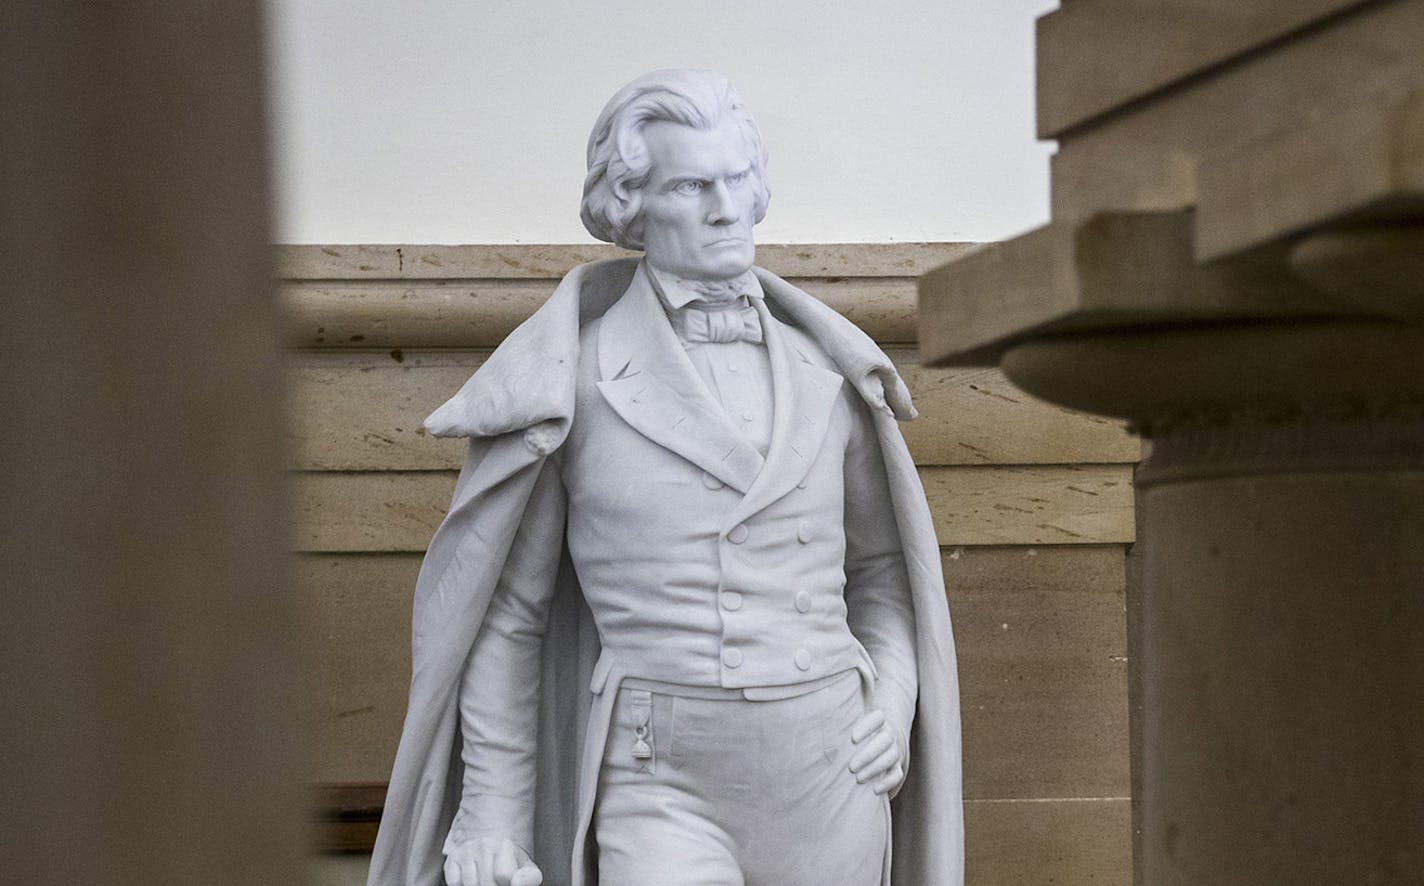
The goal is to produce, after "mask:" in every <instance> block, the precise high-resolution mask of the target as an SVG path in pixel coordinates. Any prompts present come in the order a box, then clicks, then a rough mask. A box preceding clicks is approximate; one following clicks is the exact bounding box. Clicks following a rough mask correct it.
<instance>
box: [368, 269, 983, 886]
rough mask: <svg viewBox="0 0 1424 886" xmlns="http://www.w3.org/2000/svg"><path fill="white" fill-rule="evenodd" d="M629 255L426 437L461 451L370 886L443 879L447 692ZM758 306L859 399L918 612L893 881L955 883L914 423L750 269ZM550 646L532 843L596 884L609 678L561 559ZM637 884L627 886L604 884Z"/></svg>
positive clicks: (950, 793)
mask: <svg viewBox="0 0 1424 886" xmlns="http://www.w3.org/2000/svg"><path fill="white" fill-rule="evenodd" d="M636 267H637V260H636V259H615V260H612V261H606V262H596V263H593V264H587V265H580V266H578V267H576V268H574V269H573V270H572V271H570V272H569V274H568V275H567V276H566V277H565V278H564V279H563V281H562V282H561V283H560V284H559V287H558V288H557V289H556V290H555V292H554V294H553V295H552V296H551V297H550V298H549V300H548V301H547V302H546V303H545V304H544V305H543V306H542V307H540V308H539V310H538V311H536V312H535V313H534V314H533V316H531V317H530V318H529V319H528V320H526V321H525V322H524V323H523V324H521V325H520V326H519V327H518V328H517V329H515V330H514V331H513V332H512V333H510V335H509V336H508V338H506V339H505V341H504V343H503V344H501V345H500V346H499V348H498V349H496V350H495V352H494V353H493V354H492V355H491V356H490V358H489V360H488V361H486V363H485V364H484V365H483V366H482V367H481V368H480V369H479V371H477V372H476V373H475V374H474V375H473V376H472V377H471V378H470V380H469V381H468V382H466V384H465V385H464V387H462V388H461V389H460V391H459V393H457V394H456V395H455V396H454V397H453V398H451V399H450V401H449V402H447V403H446V404H445V405H443V406H441V407H440V408H439V409H438V410H436V411H435V412H434V413H433V414H432V415H431V416H430V417H429V418H428V419H427V420H426V422H425V425H426V428H427V429H428V430H429V431H430V432H431V433H433V434H435V435H437V436H452V437H453V436H462V437H468V438H469V439H470V449H469V456H468V458H467V459H466V461H465V465H464V468H463V469H462V470H461V472H460V477H459V480H458V482H457V483H456V487H455V494H454V498H453V501H452V503H451V505H450V510H449V513H448V514H447V515H446V517H445V520H444V522H443V523H441V525H440V527H439V529H437V530H436V532H435V536H434V538H432V540H431V543H430V547H429V549H428V551H427V553H426V557H425V561H424V563H423V564H422V566H421V570H420V577H419V579H418V580H417V582H416V589H415V601H414V608H413V613H412V625H411V633H412V639H411V650H412V656H411V658H412V669H411V670H412V673H411V685H410V702H409V705H408V708H407V711H406V719H405V726H404V728H403V730H402V734H401V740H400V748H399V750H398V751H397V753H396V760H395V765H394V768H393V771H392V774H391V781H390V787H389V789H388V791H387V794H386V802H385V812H384V815H383V817H382V821H381V827H380V832H379V834H378V836H377V838H376V846H375V851H374V854H373V856H372V859H371V873H370V877H369V879H368V883H369V884H370V886H396V884H400V886H432V884H443V883H444V879H443V873H442V870H441V868H442V865H443V862H444V856H443V854H442V851H441V850H442V844H443V842H444V840H445V837H446V834H447V832H448V831H449V829H450V825H451V822H452V820H453V818H454V814H455V810H456V808H457V807H458V805H459V793H460V785H461V774H462V772H461V767H462V766H463V764H462V762H461V760H460V737H459V712H458V701H457V694H458V690H459V685H460V677H461V674H462V672H463V670H464V666H465V662H466V660H467V658H468V656H469V653H470V650H471V648H472V647H473V645H474V641H475V637H476V635H477V634H478V632H479V628H480V625H481V623H482V622H483V620H484V616H485V611H486V609H487V607H488V605H489V601H490V598H491V596H492V594H493V591H494V588H495V585H496V582H497V581H498V579H499V575H500V573H501V571H502V569H503V567H504V562H505V559H506V558H507V557H508V554H509V550H510V546H511V544H512V543H513V539H514V535H515V530H516V529H517V528H518V526H519V523H520V521H521V519H522V518H523V516H524V512H525V507H526V505H527V503H528V501H529V496H530V493H531V491H532V489H533V487H534V481H535V478H536V477H537V476H538V474H539V470H540V468H541V467H542V466H543V463H544V459H545V458H546V457H547V456H548V454H549V453H551V452H553V451H554V450H555V449H557V448H558V446H559V445H561V444H562V442H563V440H564V438H565V437H566V436H567V434H568V430H569V426H570V423H571V421H572V419H573V412H574V389H575V373H576V368H577V365H578V360H577V352H578V347H579V344H578V342H579V328H580V326H581V325H582V324H583V323H584V322H586V321H587V320H589V319H591V318H593V317H597V316H600V315H602V313H603V312H604V311H605V310H606V309H607V308H608V307H609V306H610V305H612V304H613V302H615V301H617V300H618V298H619V297H620V296H622V294H623V292H624V290H626V289H627V287H628V284H629V282H630V281H631V279H632V276H633V272H634V270H635V268H636ZM755 272H756V274H757V277H758V279H759V280H760V281H761V284H762V288H763V290H764V291H765V294H766V304H767V307H768V309H769V310H771V312H772V313H773V314H774V315H776V316H777V317H778V319H781V320H783V321H784V322H787V323H789V324H790V325H793V326H797V327H799V328H800V329H801V330H802V331H803V332H805V333H806V334H808V335H809V336H810V337H811V338H812V339H813V340H814V341H815V342H816V343H817V344H818V345H819V346H820V347H821V349H822V350H823V351H824V352H825V353H826V354H827V356H829V357H830V359H831V360H832V361H833V362H834V363H835V365H836V367H837V368H838V370H839V371H840V372H841V374H842V375H843V376H844V377H845V378H846V380H847V381H848V382H849V383H850V384H852V385H853V386H854V387H855V389H856V390H857V392H858V393H859V394H860V395H861V396H862V397H863V398H864V399H865V400H866V402H867V403H868V404H869V406H870V407H871V408H870V414H871V416H872V420H873V421H874V424H875V429H876V433H877V436H878V438H879V442H880V447H881V451H882V453H883V455H884V458H885V467H886V475H887V477H888V480H889V487H890V494H891V498H892V500H893V503H894V509H895V515H896V521H897V524H898V528H899V531H900V538H901V542H902V544H903V546H904V550H905V564H906V567H907V570H908V572H909V577H910V588H911V595H912V598H913V602H914V608H915V626H916V631H915V633H916V660H917V662H918V667H919V674H918V676H919V697H918V702H917V708H916V716H915V724H914V728H913V730H912V734H911V736H910V769H909V773H908V775H907V777H906V780H905V783H904V785H903V786H902V787H901V789H900V791H899V793H898V795H897V796H896V797H895V799H894V800H893V801H892V805H891V809H892V814H893V833H894V836H893V841H892V843H893V849H892V859H893V861H892V864H893V868H892V870H893V877H894V879H895V881H897V882H899V883H901V884H906V886H962V883H963V880H964V828H963V803H962V799H961V797H962V790H961V774H960V728H959V684H958V676H957V673H956V669H955V658H954V638H953V635H952V634H951V630H950V619H949V609H948V607H947V605H946V602H945V594H944V579H943V575H942V573H941V569H940V559H939V545H938V542H937V541H936V540H935V536H934V529H933V525H932V523H931V518H930V513H929V508H928V506H927V505H926V503H925V498H924V490H923V488H922V487H921V485H920V481H919V475H918V474H917V473H916V471H915V466H914V462H913V460H912V459H911V457H910V454H909V451H908V450H907V449H906V447H905V442H904V440H903V438H902V437H901V436H900V432H899V428H898V427H897V426H896V424H895V419H896V417H899V418H902V419H908V418H912V417H913V416H914V415H915V412H914V408H913V407H912V406H911V405H910V397H909V392H908V390H907V389H906V388H905V385H904V382H903V381H902V380H901V379H900V377H899V375H898V373H896V372H895V370H894V368H893V366H892V365H891V363H890V360H889V358H887V357H886V356H885V354H884V353H882V352H881V351H880V349H879V348H878V347H876V346H875V344H874V342H872V341H871V340H870V338H869V337H868V336H866V335H865V333H863V332H861V331H860V330H859V329H858V328H856V327H855V325H854V324H852V323H850V322H849V321H848V320H846V319H845V318H843V317H841V316H840V315H839V314H837V313H836V312H835V311H833V310H831V309H830V308H828V307H826V306H825V305H823V304H821V303H820V302H819V301H817V300H816V299H814V298H813V297H811V296H809V295H807V294H806V293H804V292H802V291H801V290H799V289H796V288H795V287H793V286H791V285H790V284H788V283H786V281H784V280H782V279H781V278H779V277H777V276H775V275H773V274H771V273H769V272H767V271H764V270H762V269H760V268H757V269H755ZM556 582H557V585H558V587H557V588H556V592H555V595H554V602H553V606H552V609H551V613H550V617H549V627H548V633H547V634H546V636H545V640H544V646H543V657H542V672H541V681H542V682H541V703H540V714H539V744H538V751H537V759H538V763H537V766H538V787H537V789H536V798H535V803H536V811H535V818H534V823H535V838H534V844H535V845H534V846H532V847H529V848H530V849H531V852H532V854H533V856H534V860H535V861H536V863H538V864H539V866H540V868H541V869H542V870H543V872H544V883H545V884H547V886H566V884H567V886H594V884H595V883H596V882H597V866H596V863H595V860H594V856H593V851H594V849H593V846H592V840H591V839H587V835H588V831H589V822H590V820H591V817H592V806H593V796H594V790H595V789H596V787H597V774H598V773H597V767H598V765H599V762H600V761H601V759H602V756H603V743H604V739H605V737H606V735H607V730H608V717H609V708H610V707H611V702H612V698H613V696H614V695H615V694H616V692H614V691H607V692H604V691H601V690H602V689H603V687H604V684H605V683H606V684H607V685H608V686H609V687H611V689H616V687H617V685H618V682H617V681H618V680H619V679H620V678H621V675H619V674H598V675H597V685H596V688H597V689H599V690H600V691H599V692H598V693H597V694H594V693H591V692H590V684H591V680H592V678H593V677H594V675H593V666H594V663H595V662H596V660H597V658H598V639H597V635H596V632H595V630H594V628H593V623H592V617H591V614H590V613H589V612H588V609H587V606H586V605H585V604H584V602H583V597H582V594H581V593H580V591H579V588H578V582H577V579H576V577H575V576H574V572H573V568H572V564H571V563H570V562H569V559H568V556H567V551H566V552H565V556H564V558H563V562H562V565H561V567H560V569H559V574H558V578H557V579H556ZM605 886H632V884H605Z"/></svg>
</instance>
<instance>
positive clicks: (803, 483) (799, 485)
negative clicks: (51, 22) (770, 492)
mask: <svg viewBox="0 0 1424 886" xmlns="http://www.w3.org/2000/svg"><path fill="white" fill-rule="evenodd" d="M796 488H797V489H805V488H806V478H805V477H802V478H801V482H799V483H797V484H796Z"/></svg>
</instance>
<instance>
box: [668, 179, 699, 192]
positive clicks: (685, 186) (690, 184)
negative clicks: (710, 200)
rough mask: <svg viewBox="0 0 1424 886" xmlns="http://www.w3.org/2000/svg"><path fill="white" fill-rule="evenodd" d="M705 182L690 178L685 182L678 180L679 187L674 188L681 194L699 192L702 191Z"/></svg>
mask: <svg viewBox="0 0 1424 886" xmlns="http://www.w3.org/2000/svg"><path fill="white" fill-rule="evenodd" d="M703 184H704V183H703V182H700V181H695V180H692V179H689V180H687V181H684V182H678V183H677V187H676V188H673V190H675V191H677V192H678V193H679V194H699V193H701V192H702V187H703Z"/></svg>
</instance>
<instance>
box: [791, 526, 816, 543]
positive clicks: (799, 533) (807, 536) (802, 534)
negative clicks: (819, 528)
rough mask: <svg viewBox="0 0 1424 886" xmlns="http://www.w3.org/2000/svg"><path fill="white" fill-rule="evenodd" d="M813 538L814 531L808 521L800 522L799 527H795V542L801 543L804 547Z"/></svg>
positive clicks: (814, 535)
mask: <svg viewBox="0 0 1424 886" xmlns="http://www.w3.org/2000/svg"><path fill="white" fill-rule="evenodd" d="M815 537H816V529H815V527H813V526H812V525H811V522H810V521H809V520H802V521H801V523H800V525H798V526H797V527H796V540H797V541H799V542H801V544H803V545H804V544H806V543H807V542H809V541H810V540H811V539H813V538H815Z"/></svg>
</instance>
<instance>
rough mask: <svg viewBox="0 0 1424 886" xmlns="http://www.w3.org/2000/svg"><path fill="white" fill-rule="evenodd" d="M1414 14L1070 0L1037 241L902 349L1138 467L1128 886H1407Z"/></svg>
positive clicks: (1044, 65) (1057, 17) (1423, 515)
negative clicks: (1083, 421) (1083, 430)
mask: <svg viewBox="0 0 1424 886" xmlns="http://www.w3.org/2000/svg"><path fill="white" fill-rule="evenodd" d="M1421 46H1424V2H1420V0H1373V2H1359V0H1355V2H1345V0H1310V2H1301V0H1291V2H1269V0H1255V2H1242V0H1192V2H1190V3H1186V2H1182V3H1177V2H1168V3H1163V2H1161V0H1115V2H1108V0H1074V2H1071V3H1068V2H1065V3H1064V5H1063V8H1062V9H1061V10H1059V11H1057V12H1054V13H1050V14H1049V15H1047V16H1045V17H1043V18H1042V19H1040V21H1039V47H1038V56H1039V95H1038V101H1039V127H1040V135H1041V136H1042V137H1045V138H1054V139H1057V140H1058V141H1059V146H1060V150H1059V153H1058V154H1057V156H1056V157H1055V158H1054V163H1053V220H1052V221H1051V223H1050V224H1049V225H1047V226H1046V227H1044V228H1040V229H1038V230H1036V231H1033V232H1030V233H1028V234H1026V235H1024V236H1021V237H1018V238H1016V239H1013V240H1010V241H1007V242H1004V243H1001V244H995V245H992V246H989V247H987V248H985V249H983V250H981V251H979V252H976V253H973V254H971V255H969V256H967V257H966V258H964V259H961V260H959V261H957V262H955V263H953V264H950V265H947V266H945V267H943V268H940V269H938V270H936V271H933V272H931V273H930V274H928V275H926V276H925V277H924V278H922V280H921V286H920V322H921V328H920V344H921V349H922V351H923V354H924V357H925V358H926V359H927V360H928V361H933V362H936V363H938V364H940V365H1000V366H1002V368H1003V369H1004V371H1005V372H1006V374H1007V375H1008V377H1009V378H1010V379H1011V380H1013V381H1014V382H1015V383H1016V384H1018V385H1020V386H1021V387H1023V388H1024V389H1025V390H1027V391H1028V392H1030V393H1033V394H1036V395H1037V396H1040V397H1043V398H1045V399H1047V400H1050V401H1052V402H1054V403H1058V404H1061V405H1065V406H1070V407H1076V408H1079V409H1083V410H1087V411H1089V412H1094V413H1097V414H1100V415H1109V416H1116V417H1119V418H1122V419H1124V420H1126V421H1127V422H1128V423H1130V425H1131V426H1132V427H1134V428H1135V429H1136V430H1138V431H1139V432H1140V433H1141V434H1142V436H1143V437H1144V438H1146V439H1147V440H1148V441H1150V444H1151V445H1150V447H1149V455H1148V456H1147V458H1146V459H1145V460H1144V462H1143V464H1142V466H1141V468H1140V469H1139V471H1138V474H1137V478H1136V484H1137V490H1138V497H1137V506H1138V509H1139V526H1140V527H1141V531H1140V533H1139V545H1138V551H1137V558H1138V562H1139V567H1138V569H1137V570H1136V577H1135V583H1134V586H1133V587H1132V589H1131V594H1132V597H1133V598H1134V600H1135V603H1134V606H1133V614H1132V616H1131V617H1130V624H1129V632H1130V635H1131V636H1130V640H1129V643H1130V647H1131V652H1132V661H1131V663H1130V668H1131V673H1132V677H1131V681H1130V682H1131V686H1132V695H1133V704H1134V710H1133V715H1134V729H1133V732H1134V746H1133V753H1134V761H1133V762H1134V782H1135V783H1134V795H1135V796H1134V800H1135V819H1136V821H1137V824H1138V828H1139V833H1138V835H1137V842H1136V846H1135V850H1136V851H1135V867H1136V876H1137V882H1138V883H1139V884H1140V886H1215V884H1222V886H1238V884H1240V886H1246V884H1269V886H1275V884H1284V883H1292V884H1294V883H1309V884H1405V883H1410V884H1414V883H1418V882H1420V879H1419V878H1420V870H1421V869H1424V326H1421V323H1424V52H1421V51H1420V47H1421Z"/></svg>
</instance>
